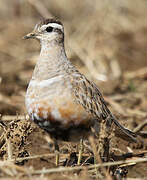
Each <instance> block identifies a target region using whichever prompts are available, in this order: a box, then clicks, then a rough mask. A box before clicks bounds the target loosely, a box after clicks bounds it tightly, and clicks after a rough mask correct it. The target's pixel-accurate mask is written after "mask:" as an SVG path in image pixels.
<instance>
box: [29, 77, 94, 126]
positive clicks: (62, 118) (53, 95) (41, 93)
mask: <svg viewBox="0 0 147 180" xmlns="http://www.w3.org/2000/svg"><path fill="white" fill-rule="evenodd" d="M26 107H27V111H28V114H29V116H30V117H31V119H32V120H33V121H35V122H36V123H38V124H39V123H40V125H42V126H49V125H50V124H56V125H59V126H60V127H61V128H63V129H68V128H70V127H74V126H75V127H78V126H81V125H83V126H89V124H90V123H91V122H90V120H91V115H90V114H89V113H88V112H86V111H85V109H84V108H83V107H82V105H80V104H78V103H77V102H76V100H75V97H74V94H73V91H72V85H71V84H70V81H69V82H68V83H67V82H66V81H63V80H62V79H60V78H58V79H56V78H54V79H51V80H43V81H38V82H37V81H35V80H32V81H31V82H30V84H29V87H28V90H27V94H26Z"/></svg>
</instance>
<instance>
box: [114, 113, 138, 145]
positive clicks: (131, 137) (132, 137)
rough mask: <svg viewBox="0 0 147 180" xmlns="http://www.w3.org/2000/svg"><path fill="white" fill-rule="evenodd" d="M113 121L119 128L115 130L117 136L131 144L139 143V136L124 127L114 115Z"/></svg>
mask: <svg viewBox="0 0 147 180" xmlns="http://www.w3.org/2000/svg"><path fill="white" fill-rule="evenodd" d="M112 121H113V122H114V124H115V125H116V126H117V128H116V129H115V134H116V136H118V137H121V138H122V139H124V140H126V141H129V142H137V139H136V137H137V135H136V134H135V133H134V132H133V131H131V130H129V129H127V128H125V127H124V126H122V125H121V124H120V123H119V122H118V121H117V120H116V118H115V117H114V116H113V115H112Z"/></svg>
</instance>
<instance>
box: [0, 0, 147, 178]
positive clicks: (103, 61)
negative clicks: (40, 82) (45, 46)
mask: <svg viewBox="0 0 147 180" xmlns="http://www.w3.org/2000/svg"><path fill="white" fill-rule="evenodd" d="M42 17H45V18H51V17H54V18H57V19H60V20H61V21H62V22H63V24H64V29H65V47H66V52H67V56H68V58H69V59H70V60H71V61H72V62H73V64H75V65H76V67H77V68H78V69H79V70H80V71H81V72H82V73H84V74H85V75H86V76H87V77H88V78H89V79H91V80H93V81H94V82H95V83H96V84H97V85H98V87H99V88H100V90H101V91H102V92H103V94H104V97H105V99H106V101H107V104H108V106H109V108H111V110H112V111H113V112H114V113H115V115H116V116H117V117H118V118H119V121H120V122H121V123H122V124H123V125H125V126H127V127H129V128H130V129H132V130H134V131H137V130H135V128H136V127H138V126H139V125H140V124H141V123H143V122H145V120H146V119H147V111H146V107H147V1H146V0H84V1H79V0H70V1H68V0H13V1H12V0H0V119H1V118H2V120H6V121H12V120H14V119H17V118H16V115H24V114H26V110H25V105H24V98H25V92H26V88H27V86H28V83H29V80H30V78H31V75H32V71H33V69H34V66H35V63H36V60H37V58H38V56H39V51H40V45H39V43H38V42H37V41H34V40H28V41H24V40H23V39H22V37H23V36H24V35H26V34H27V33H29V32H30V31H32V29H33V28H34V26H35V24H36V23H38V22H39V21H40V19H41V18H42ZM1 116H2V117H1ZM8 117H9V118H8ZM13 117H14V118H13ZM23 119H24V116H23ZM14 123H15V122H14ZM18 123H20V124H18V125H17V123H16V126H14V127H16V129H15V128H14V131H12V128H10V132H12V134H13V133H14V134H16V137H17V138H16V140H15V139H14V138H13V136H12V140H13V141H12V142H11V143H12V144H13V145H14V144H15V146H16V148H15V151H13V153H15V152H16V155H15V157H20V156H19V153H18V152H20V148H19V146H18V144H19V145H21V143H22V138H23V139H26V138H28V134H31V136H29V139H28V140H27V143H26V146H25V150H27V152H28V154H31V155H35V154H38V153H40V154H43V153H45V152H46V153H48V145H46V141H45V140H44V141H43V140H42V139H43V138H44V136H43V135H42V134H41V133H44V132H42V131H41V130H40V129H37V130H36V127H35V128H34V129H35V132H34V131H33V130H31V132H33V133H30V132H29V131H28V128H26V129H27V130H23V132H24V134H23V135H22V136H21V135H20V136H18V134H20V132H21V133H22V129H20V132H19V133H18V134H17V129H18V128H17V127H20V128H21V126H23V127H24V124H25V123H28V122H26V121H20V122H18ZM12 125H13V121H12ZM31 125H32V123H31ZM29 127H30V125H29ZM24 129H25V128H24ZM144 129H145V128H144ZM15 130H16V133H15ZM146 130H147V129H146ZM36 131H37V133H36ZM26 133H27V134H26ZM4 134H5V133H3V134H2V135H1V139H3V138H4V137H5V135H4ZM2 136H3V138H2ZM18 137H20V141H19V140H18ZM21 137H22V138H21ZM41 138H42V139H41ZM114 139H115V138H114ZM16 142H17V144H16ZM25 142H26V141H25ZM142 142H144V143H142V145H141V146H139V147H138V146H137V147H134V146H133V147H132V149H133V150H132V149H131V151H130V149H129V148H130V145H128V144H127V142H126V144H125V143H124V141H123V142H122V141H120V140H119V139H117V140H116V142H115V143H113V145H114V146H115V150H116V149H117V151H118V149H119V152H121V153H124V152H132V151H133V152H137V153H138V152H144V150H147V141H146V140H145V139H144V140H143V141H142ZM145 142H146V144H145ZM23 145H24V144H23ZM23 145H22V146H21V147H24V146H23ZM45 145H46V147H45ZM15 146H14V147H15ZM40 146H41V148H42V149H40ZM128 146H129V148H128ZM1 147H2V146H1ZM70 147H71V146H70ZM38 148H39V149H38ZM1 149H2V148H1ZM5 149H6V150H5ZM16 149H18V152H17V151H16ZM120 149H121V151H120ZM4 151H5V152H7V148H4ZM23 152H24V151H23ZM66 152H67V151H66ZM68 152H71V148H69V150H68ZM67 155H68V153H67ZM37 162H38V163H36V159H35V160H34V161H29V162H28V164H27V165H28V166H33V167H34V168H41V167H43V168H44V167H49V166H51V167H52V166H53V163H52V164H50V165H49V163H48V162H47V161H46V162H45V161H41V160H40V159H38V161H37ZM53 162H54V160H53ZM129 173H130V174H129V175H130V176H131V177H146V176H147V174H146V173H147V171H146V165H144V164H143V163H142V164H140V165H136V166H135V167H134V168H132V171H131V170H130V171H129Z"/></svg>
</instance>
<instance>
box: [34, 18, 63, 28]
mask: <svg viewBox="0 0 147 180" xmlns="http://www.w3.org/2000/svg"><path fill="white" fill-rule="evenodd" d="M49 23H57V24H60V25H63V24H62V23H61V21H59V20H57V19H53V18H50V19H42V20H41V22H40V23H38V25H39V26H42V25H44V24H45V25H47V24H49Z"/></svg>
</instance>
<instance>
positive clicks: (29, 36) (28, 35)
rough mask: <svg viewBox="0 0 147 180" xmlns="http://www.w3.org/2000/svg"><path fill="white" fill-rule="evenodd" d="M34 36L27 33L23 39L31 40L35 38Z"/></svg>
mask: <svg viewBox="0 0 147 180" xmlns="http://www.w3.org/2000/svg"><path fill="white" fill-rule="evenodd" d="M35 37H36V34H35V33H29V34H27V35H26V36H24V37H23V39H32V38H35Z"/></svg>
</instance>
